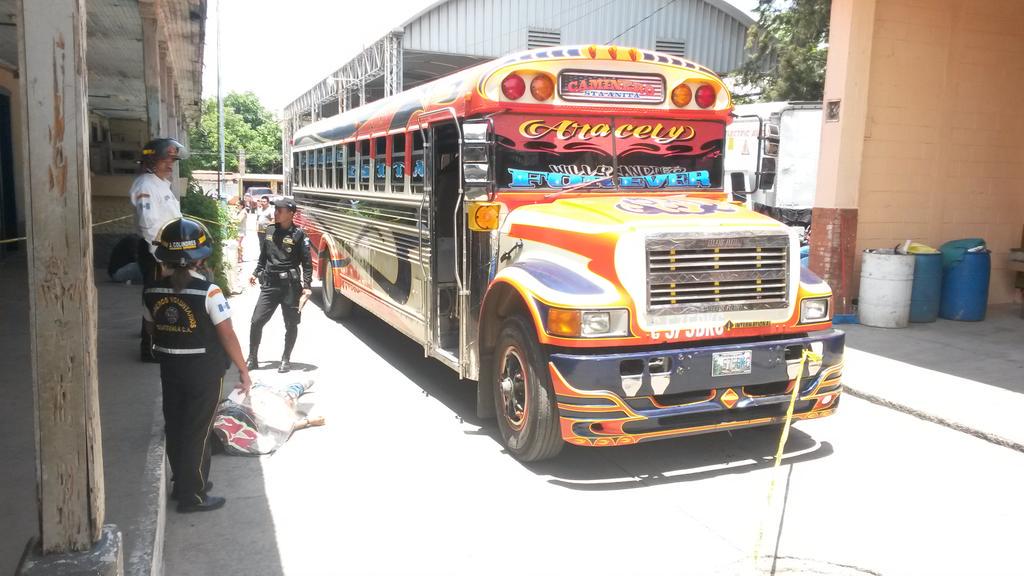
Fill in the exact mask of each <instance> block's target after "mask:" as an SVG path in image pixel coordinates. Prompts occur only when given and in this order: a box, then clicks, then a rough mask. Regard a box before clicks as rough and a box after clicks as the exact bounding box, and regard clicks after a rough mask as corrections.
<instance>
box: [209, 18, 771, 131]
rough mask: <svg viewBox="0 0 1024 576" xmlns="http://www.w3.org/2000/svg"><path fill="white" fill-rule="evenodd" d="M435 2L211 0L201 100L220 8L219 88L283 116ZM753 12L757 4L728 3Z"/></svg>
mask: <svg viewBox="0 0 1024 576" xmlns="http://www.w3.org/2000/svg"><path fill="white" fill-rule="evenodd" d="M433 1H434V0H345V1H339V0H286V1H282V0H211V2H210V3H209V4H208V10H209V18H208V20H207V24H206V50H205V52H204V54H205V69H204V74H203V96H204V97H207V98H209V97H214V96H216V95H217V12H218V4H220V8H219V10H220V18H221V27H220V31H221V34H222V35H223V36H222V38H221V49H222V50H223V55H222V59H221V66H222V73H221V90H222V91H223V93H224V94H227V93H228V92H232V91H235V92H245V91H247V90H251V91H252V92H255V93H256V95H257V96H259V97H260V100H262V101H263V104H264V106H266V107H267V108H269V109H271V110H273V111H275V112H280V110H281V109H282V108H284V106H285V105H287V104H288V103H289V102H291V101H292V100H294V99H295V98H297V97H298V96H299V95H300V94H302V93H303V92H305V91H306V90H308V89H309V88H310V87H312V86H313V84H314V83H316V82H318V81H319V80H321V79H323V78H324V77H325V76H327V75H328V74H331V73H333V72H334V71H335V70H337V69H338V68H339V67H340V66H341V65H342V64H344V63H345V62H346V61H348V60H349V59H350V58H352V56H354V55H355V54H358V53H359V52H360V51H361V50H362V49H363V47H364V46H367V45H369V44H372V43H373V42H374V41H375V40H377V39H378V38H380V37H381V36H383V35H384V34H385V33H386V32H387V31H388V30H390V29H392V28H395V27H398V26H400V25H401V24H402V23H403V22H405V21H406V20H408V19H409V18H411V17H412V16H413V15H415V14H417V13H419V12H420V11H421V10H423V9H424V8H426V7H427V6H430V5H431V4H432V3H433ZM726 1H727V2H729V3H731V4H733V5H734V6H736V7H738V8H740V9H742V10H746V11H747V12H748V13H752V11H753V9H754V8H755V7H756V6H757V0H726Z"/></svg>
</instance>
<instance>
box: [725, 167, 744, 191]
mask: <svg viewBox="0 0 1024 576" xmlns="http://www.w3.org/2000/svg"><path fill="white" fill-rule="evenodd" d="M729 177H730V178H732V192H733V194H744V193H746V191H747V176H746V174H744V173H743V172H731V173H730V174H729Z"/></svg>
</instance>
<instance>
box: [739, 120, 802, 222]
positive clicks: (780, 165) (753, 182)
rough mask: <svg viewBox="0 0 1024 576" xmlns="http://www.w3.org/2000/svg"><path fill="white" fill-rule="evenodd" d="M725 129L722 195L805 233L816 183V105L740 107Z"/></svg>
mask: <svg viewBox="0 0 1024 576" xmlns="http://www.w3.org/2000/svg"><path fill="white" fill-rule="evenodd" d="M733 113H734V114H735V118H734V120H733V123H732V124H731V125H730V126H729V127H728V128H727V129H726V133H725V134H726V146H725V172H726V174H727V175H728V177H727V178H726V181H725V186H726V189H727V190H729V191H730V192H732V193H733V194H734V196H735V197H736V198H737V199H742V198H744V197H746V199H747V201H748V204H749V205H750V207H751V208H753V209H755V210H757V211H758V212H763V213H765V214H768V215H769V216H771V217H773V218H775V219H776V220H779V221H781V222H783V223H785V224H787V225H790V226H799V227H801V228H803V229H804V230H805V231H806V230H807V229H808V228H809V227H810V223H811V208H812V207H813V206H814V193H815V188H816V184H817V177H818V148H819V144H820V142H821V103H820V102H763V103H758V104H740V105H737V106H736V107H735V109H734V111H733Z"/></svg>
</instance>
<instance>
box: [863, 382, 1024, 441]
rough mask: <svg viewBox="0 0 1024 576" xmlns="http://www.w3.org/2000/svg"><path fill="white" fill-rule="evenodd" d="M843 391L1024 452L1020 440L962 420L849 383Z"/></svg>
mask: <svg viewBox="0 0 1024 576" xmlns="http://www.w3.org/2000/svg"><path fill="white" fill-rule="evenodd" d="M843 391H844V392H848V393H849V394H850V396H853V397H855V398H860V399H861V400H866V401H868V402H871V403H872V404H877V405H879V406H882V407H884V408H889V409H891V410H896V411H897V412H903V413H904V414H909V415H911V416H913V417H915V418H919V419H921V420H924V421H926V422H932V423H933V424H938V425H940V426H945V427H946V428H950V429H952V430H956V431H957V432H962V433H964V434H969V435H971V436H974V437H975V438H978V439H981V440H984V441H986V442H989V443H992V444H995V445H997V446H1002V447H1004V448H1009V449H1010V450H1016V451H1017V452H1024V444H1021V443H1020V442H1017V441H1015V440H1010V439H1009V438H1004V437H1003V436H1000V435H998V434H991V433H989V432H985V431H982V430H979V429H977V428H974V427H971V426H968V425H966V424H961V423H960V422H956V421H954V420H949V419H948V418H943V417H942V416H938V415H936V414H929V413H927V412H922V411H921V410H918V409H916V408H911V407H910V406H907V405H906V404H900V403H899V402H893V401H892V400H887V399H885V398H882V397H881V396H876V395H874V394H871V393H868V392H864V391H861V390H857V389H856V388H854V387H851V386H850V385H849V384H844V385H843Z"/></svg>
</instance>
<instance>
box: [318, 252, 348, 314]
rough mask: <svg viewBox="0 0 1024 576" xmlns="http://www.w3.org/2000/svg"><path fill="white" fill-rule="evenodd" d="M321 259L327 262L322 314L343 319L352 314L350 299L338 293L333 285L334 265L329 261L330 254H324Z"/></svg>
mask: <svg viewBox="0 0 1024 576" xmlns="http://www.w3.org/2000/svg"><path fill="white" fill-rule="evenodd" d="M323 260H324V261H325V262H327V264H326V265H325V266H324V282H323V289H322V292H323V300H324V314H326V315H327V317H328V318H332V319H334V320H343V319H345V318H348V317H349V316H351V315H352V301H351V300H349V299H348V298H347V297H345V296H343V295H341V294H339V293H338V289H337V288H336V287H335V286H334V265H333V264H332V263H331V257H330V255H325V256H324V257H323Z"/></svg>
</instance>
